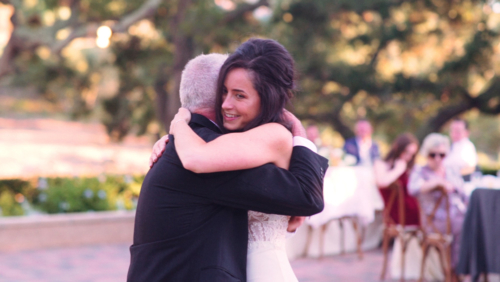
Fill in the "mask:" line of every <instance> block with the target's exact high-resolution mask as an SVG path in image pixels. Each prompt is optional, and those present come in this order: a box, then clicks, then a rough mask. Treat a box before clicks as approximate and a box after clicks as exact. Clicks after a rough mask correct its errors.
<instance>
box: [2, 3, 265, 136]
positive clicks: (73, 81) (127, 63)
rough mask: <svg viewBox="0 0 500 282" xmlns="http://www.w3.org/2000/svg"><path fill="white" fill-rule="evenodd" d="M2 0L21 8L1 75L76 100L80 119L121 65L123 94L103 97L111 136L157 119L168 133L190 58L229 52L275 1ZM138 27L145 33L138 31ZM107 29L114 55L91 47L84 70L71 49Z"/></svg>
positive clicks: (255, 28)
mask: <svg viewBox="0 0 500 282" xmlns="http://www.w3.org/2000/svg"><path fill="white" fill-rule="evenodd" d="M2 2H3V3H7V4H11V5H13V7H14V8H15V9H14V14H13V16H12V19H11V21H12V23H13V25H14V30H13V32H12V35H11V38H10V40H9V42H8V44H7V46H6V47H5V48H4V52H3V54H2V57H1V58H0V78H2V77H4V78H5V77H7V76H9V75H11V76H13V77H14V83H17V84H18V85H23V84H24V85H26V84H34V85H35V86H36V87H37V89H38V91H39V92H40V93H41V94H42V95H45V97H46V98H47V99H51V100H53V101H55V102H56V101H58V100H60V99H71V100H72V105H73V110H72V113H73V116H74V117H75V118H78V117H81V116H82V115H85V114H88V113H89V112H91V110H92V106H94V104H93V103H90V104H89V103H88V102H87V100H90V101H94V102H95V99H96V95H98V93H93V94H91V95H90V94H89V93H90V92H93V91H92V88H93V87H94V86H95V84H96V82H98V81H99V80H100V79H101V78H102V77H103V72H107V71H110V69H117V70H118V79H119V87H118V89H117V93H114V95H111V97H103V98H102V99H99V101H100V102H102V108H103V109H104V112H105V114H104V115H103V123H104V124H105V125H106V128H107V130H108V133H109V134H110V136H111V137H112V139H113V140H121V139H122V138H123V137H124V136H125V135H126V134H127V133H128V132H129V131H130V130H131V129H132V128H133V127H136V132H137V133H138V134H141V133H144V132H145V131H146V130H147V128H148V126H149V125H150V124H151V123H153V121H154V120H155V119H156V120H158V121H159V122H160V123H164V127H165V129H166V130H167V131H168V124H169V123H168V121H169V120H170V119H171V118H172V117H173V115H174V114H175V113H176V111H177V109H178V108H179V107H180V102H179V98H178V97H179V95H178V89H179V83H180V77H181V72H182V69H183V68H184V65H185V64H186V63H187V62H188V60H190V59H191V58H193V57H194V56H195V55H198V54H200V53H202V52H205V53H208V52H214V51H218V52H225V51H226V50H228V48H229V46H230V45H231V44H232V43H233V42H235V41H236V42H238V41H241V40H243V38H245V37H248V36H251V35H252V34H253V33H254V32H256V31H257V32H258V31H259V29H260V27H261V25H260V23H259V22H258V21H256V20H255V18H254V17H253V16H252V14H251V12H252V11H254V10H255V9H257V8H259V7H261V6H268V5H269V4H268V2H267V0H259V1H254V3H253V4H249V3H246V2H245V1H234V2H235V3H233V2H231V3H233V4H234V7H226V9H222V8H220V7H219V6H217V5H216V4H215V3H214V2H213V1H201V0H200V1H194V0H178V1H168V2H166V3H162V1H159V0H148V1H145V2H143V1H124V0H115V1H111V2H102V1H97V0H67V1H55V0H38V1H34V3H35V4H34V5H31V6H30V5H27V4H26V1H25V2H23V1H20V0H18V1H15V0H11V1H7V0H2ZM30 3H31V2H30ZM47 15H52V17H53V19H52V20H47V18H50V16H47ZM54 15H58V16H54ZM138 25H139V26H141V25H142V26H143V27H145V28H146V29H148V30H147V32H145V33H144V32H142V33H141V31H138V30H137V29H141V27H137V26H138ZM101 26H108V27H109V28H110V30H111V33H112V35H111V34H110V37H109V40H110V47H111V48H110V50H108V51H106V52H109V51H110V52H111V54H110V53H105V56H104V57H105V59H103V58H100V57H102V56H99V54H97V55H96V54H95V52H90V51H89V52H86V54H84V55H85V56H84V57H85V58H84V61H85V62H84V65H86V66H87V67H84V68H81V69H80V70H78V66H77V64H75V62H69V60H68V58H67V56H65V54H64V50H65V48H66V47H68V46H69V45H70V44H71V43H72V42H75V40H76V39H78V38H95V37H96V35H97V33H98V28H99V27H101ZM134 27H137V28H135V29H134ZM147 27H149V28H147ZM134 30H135V31H134ZM132 33H137V34H132ZM61 34H62V35H61ZM151 34H156V35H157V36H153V38H151ZM105 39H106V38H105ZM226 52H227V51H226ZM28 66H29V67H28ZM13 74H15V75H13ZM94 92H95V91H94ZM68 93H69V94H68ZM89 95H90V96H92V97H93V98H91V99H89V98H88V96H89Z"/></svg>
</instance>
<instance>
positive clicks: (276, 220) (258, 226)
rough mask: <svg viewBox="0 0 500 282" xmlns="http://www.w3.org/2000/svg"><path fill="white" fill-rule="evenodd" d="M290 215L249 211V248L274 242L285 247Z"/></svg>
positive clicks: (277, 246) (276, 245)
mask: <svg viewBox="0 0 500 282" xmlns="http://www.w3.org/2000/svg"><path fill="white" fill-rule="evenodd" d="M289 219H290V217H289V216H286V215H278V214H267V213H262V212H256V211H248V249H249V250H253V249H256V248H258V247H259V246H264V245H266V246H268V245H269V244H273V245H274V246H275V247H276V248H283V247H284V245H285V239H286V229H287V227H288V220H289Z"/></svg>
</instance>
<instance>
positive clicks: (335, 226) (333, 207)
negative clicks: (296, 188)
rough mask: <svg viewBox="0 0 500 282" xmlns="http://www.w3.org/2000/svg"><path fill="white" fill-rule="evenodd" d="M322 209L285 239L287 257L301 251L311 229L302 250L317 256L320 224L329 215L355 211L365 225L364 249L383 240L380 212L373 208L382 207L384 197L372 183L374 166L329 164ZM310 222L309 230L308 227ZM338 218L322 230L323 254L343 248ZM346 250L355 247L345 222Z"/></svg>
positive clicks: (336, 215)
mask: <svg viewBox="0 0 500 282" xmlns="http://www.w3.org/2000/svg"><path fill="white" fill-rule="evenodd" d="M323 188H324V189H323V190H324V199H325V209H324V210H323V211H322V212H321V213H319V214H316V215H313V216H312V217H310V218H309V219H308V220H307V221H306V224H304V226H302V227H301V228H299V230H298V231H297V234H296V235H295V236H294V237H292V238H289V239H288V240H287V253H288V257H289V258H290V259H294V258H296V257H298V256H301V255H304V251H305V246H306V241H307V236H308V233H309V232H311V234H310V236H312V237H311V239H312V240H311V245H310V246H309V249H308V250H307V252H306V253H305V255H306V256H307V257H318V256H319V255H320V253H321V250H320V248H321V246H320V243H319V242H320V239H319V238H320V233H321V229H320V228H319V227H320V226H322V225H324V224H327V223H328V222H330V221H331V220H332V219H336V218H341V217H343V216H348V215H349V216H351V215H355V216H358V217H359V218H360V219H361V222H362V223H363V225H364V232H363V235H364V236H363V237H364V238H363V245H362V249H363V250H368V249H373V248H376V247H377V246H378V245H379V244H380V242H381V240H382V230H383V223H382V216H381V213H378V216H377V217H375V211H376V210H383V208H384V201H383V199H382V197H381V196H380V194H379V191H378V190H377V188H376V186H375V180H374V176H373V170H372V168H369V167H330V168H328V170H327V172H326V174H325V181H324V187H323ZM305 225H309V226H310V227H312V230H309V226H305ZM340 232H342V230H341V229H340V228H339V222H338V221H331V222H330V223H329V224H328V225H327V228H326V230H325V234H324V236H325V237H324V238H325V242H324V246H323V248H322V249H323V250H322V252H323V254H324V255H334V254H339V253H340V252H341V249H342V244H341V239H340V238H341V233H340ZM343 233H344V238H345V246H344V247H345V251H347V252H351V251H355V250H356V234H355V232H354V229H353V227H352V225H351V224H345V225H344V230H343Z"/></svg>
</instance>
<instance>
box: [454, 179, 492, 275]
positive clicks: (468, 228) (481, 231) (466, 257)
mask: <svg viewBox="0 0 500 282" xmlns="http://www.w3.org/2000/svg"><path fill="white" fill-rule="evenodd" d="M456 272H457V273H458V274H470V275H471V277H472V279H473V281H476V280H477V278H478V277H479V275H481V274H482V273H500V190H494V189H485V188H477V189H475V190H474V191H473V192H472V194H471V197H470V201H469V207H468V209H467V213H466V215H465V221H464V225H463V229H462V241H461V246H460V256H459V261H458V264H457V267H456Z"/></svg>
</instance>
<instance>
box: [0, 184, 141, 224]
mask: <svg viewBox="0 0 500 282" xmlns="http://www.w3.org/2000/svg"><path fill="white" fill-rule="evenodd" d="M143 180H144V176H129V175H126V176H119V175H100V176H98V177H74V178H61V177H58V178H40V179H38V180H37V181H35V180H34V181H25V180H19V179H8V180H0V206H1V208H2V215H4V216H8V215H23V214H24V213H25V210H24V209H23V206H22V205H21V203H23V202H24V201H27V203H28V206H31V207H32V208H34V209H36V210H39V211H41V212H44V213H68V212H84V211H105V210H125V209H126V210H131V209H134V208H135V201H136V200H137V197H138V196H139V192H140V189H141V185H142V181H143Z"/></svg>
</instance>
